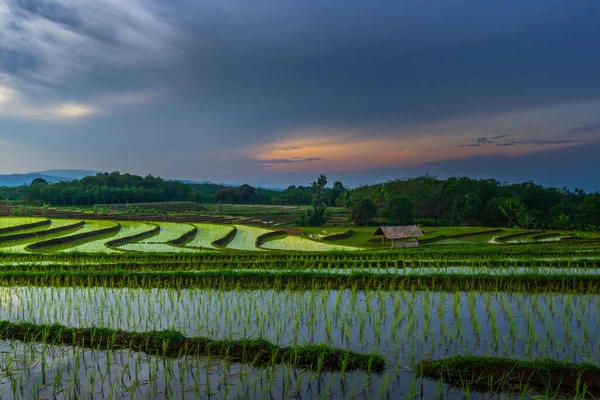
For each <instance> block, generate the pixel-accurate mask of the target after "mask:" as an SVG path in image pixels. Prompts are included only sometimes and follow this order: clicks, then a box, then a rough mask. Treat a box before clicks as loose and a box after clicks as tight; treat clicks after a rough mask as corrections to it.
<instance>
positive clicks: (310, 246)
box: [261, 236, 360, 251]
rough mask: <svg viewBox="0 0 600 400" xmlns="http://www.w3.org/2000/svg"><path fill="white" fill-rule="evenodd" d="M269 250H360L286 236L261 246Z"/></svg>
mask: <svg viewBox="0 0 600 400" xmlns="http://www.w3.org/2000/svg"><path fill="white" fill-rule="evenodd" d="M261 247H262V248H265V249H271V250H285V251H353V250H360V249H359V248H357V247H351V246H341V245H338V244H329V243H323V242H317V241H314V240H310V239H306V238H303V237H300V236H286V237H284V238H280V239H274V240H270V241H268V242H265V243H263V244H262V246H261Z"/></svg>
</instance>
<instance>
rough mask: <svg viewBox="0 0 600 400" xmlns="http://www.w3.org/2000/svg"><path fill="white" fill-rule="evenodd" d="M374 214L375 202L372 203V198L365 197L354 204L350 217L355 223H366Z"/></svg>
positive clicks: (375, 211)
mask: <svg viewBox="0 0 600 400" xmlns="http://www.w3.org/2000/svg"><path fill="white" fill-rule="evenodd" d="M376 214H377V207H376V206H375V203H373V200H371V199H368V198H367V199H362V200H361V201H359V202H358V203H356V204H355V205H354V207H353V208H352V212H351V213H350V217H351V219H352V222H354V223H355V224H356V225H368V224H369V222H371V220H372V219H373V218H374V217H375V215H376Z"/></svg>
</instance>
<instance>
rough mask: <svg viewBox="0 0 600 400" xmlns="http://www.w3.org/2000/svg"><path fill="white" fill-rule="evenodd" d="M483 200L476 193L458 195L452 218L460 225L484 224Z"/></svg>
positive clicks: (453, 206)
mask: <svg viewBox="0 0 600 400" xmlns="http://www.w3.org/2000/svg"><path fill="white" fill-rule="evenodd" d="M482 216H483V202H482V201H481V199H480V198H479V196H477V195H476V194H474V193H469V194H466V195H464V196H461V197H457V198H456V199H455V200H454V204H453V205H452V220H454V221H455V222H456V223H457V224H458V225H464V226H479V225H481V224H482Z"/></svg>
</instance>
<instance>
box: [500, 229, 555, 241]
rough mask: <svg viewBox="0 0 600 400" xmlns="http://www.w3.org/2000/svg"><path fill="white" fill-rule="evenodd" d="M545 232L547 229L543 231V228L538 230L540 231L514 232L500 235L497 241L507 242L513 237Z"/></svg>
mask: <svg viewBox="0 0 600 400" xmlns="http://www.w3.org/2000/svg"><path fill="white" fill-rule="evenodd" d="M544 232H545V231H543V230H542V231H540V230H538V231H529V232H521V233H513V234H512V235H506V236H498V237H497V238H496V241H497V242H506V241H508V240H511V239H516V238H520V237H523V236H529V235H532V234H543V233H544Z"/></svg>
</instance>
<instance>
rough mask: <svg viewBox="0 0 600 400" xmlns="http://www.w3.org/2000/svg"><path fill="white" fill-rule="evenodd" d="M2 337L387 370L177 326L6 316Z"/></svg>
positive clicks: (343, 356) (344, 353) (317, 349)
mask: <svg viewBox="0 0 600 400" xmlns="http://www.w3.org/2000/svg"><path fill="white" fill-rule="evenodd" d="M0 338H1V339H8V340H20V341H24V342H43V343H47V344H53V345H71V346H77V347H83V348H90V349H95V350H117V349H123V350H133V351H137V352H144V353H146V354H151V355H157V356H162V357H177V358H179V357H184V356H198V357H203V356H213V357H218V358H224V359H226V360H228V361H230V362H240V363H248V364H253V365H258V366H260V365H266V366H269V365H272V364H274V363H275V364H286V365H292V366H294V367H296V368H302V369H308V370H321V371H340V370H342V371H344V370H365V371H367V372H381V371H383V370H384V369H385V359H384V358H383V357H382V356H381V355H378V354H361V353H356V352H353V351H350V350H343V349H339V348H335V347H330V346H327V345H314V344H311V345H305V346H301V345H298V346H290V347H283V346H278V345H276V344H273V343H271V342H269V341H267V340H265V339H241V340H213V339H208V338H204V337H185V336H184V335H183V334H182V333H181V332H178V331H176V330H163V331H150V332H145V333H142V332H130V331H124V330H120V329H112V328H104V327H103V328H93V327H92V328H75V327H67V326H64V325H59V324H53V325H36V324H32V323H20V324H18V323H12V322H10V321H0Z"/></svg>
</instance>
